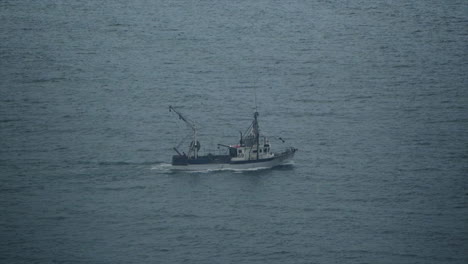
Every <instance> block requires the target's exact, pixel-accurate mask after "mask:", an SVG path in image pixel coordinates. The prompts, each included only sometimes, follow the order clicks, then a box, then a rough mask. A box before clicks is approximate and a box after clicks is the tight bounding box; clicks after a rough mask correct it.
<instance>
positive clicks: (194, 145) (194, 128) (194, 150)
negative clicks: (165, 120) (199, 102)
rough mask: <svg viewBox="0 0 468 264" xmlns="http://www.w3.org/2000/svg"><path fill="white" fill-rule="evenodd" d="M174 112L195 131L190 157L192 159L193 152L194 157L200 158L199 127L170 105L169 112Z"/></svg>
mask: <svg viewBox="0 0 468 264" xmlns="http://www.w3.org/2000/svg"><path fill="white" fill-rule="evenodd" d="M172 111H174V113H176V114H177V115H178V116H179V119H180V120H182V121H184V122H185V124H187V125H188V126H189V127H190V128H191V129H192V131H193V141H192V143H190V147H189V153H188V156H189V157H190V154H191V152H192V151H193V156H194V158H195V159H196V158H197V157H198V149H199V148H200V144H199V143H198V141H197V127H196V126H195V124H194V123H193V122H192V121H189V120H187V119H186V118H185V117H184V116H183V115H182V114H181V113H180V112H179V111H177V110H175V109H174V107H172V106H171V105H170V106H169V112H172ZM176 152H177V153H179V151H177V149H176ZM179 155H180V153H179Z"/></svg>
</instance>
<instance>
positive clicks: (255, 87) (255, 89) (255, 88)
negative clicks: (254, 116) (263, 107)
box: [254, 86, 258, 112]
mask: <svg viewBox="0 0 468 264" xmlns="http://www.w3.org/2000/svg"><path fill="white" fill-rule="evenodd" d="M254 93H255V112H258V109H257V86H254Z"/></svg>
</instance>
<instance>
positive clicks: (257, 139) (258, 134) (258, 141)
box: [252, 111, 260, 160]
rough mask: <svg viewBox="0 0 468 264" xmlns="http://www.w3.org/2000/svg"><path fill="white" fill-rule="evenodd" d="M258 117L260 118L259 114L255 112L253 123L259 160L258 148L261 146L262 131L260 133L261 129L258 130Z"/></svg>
mask: <svg viewBox="0 0 468 264" xmlns="http://www.w3.org/2000/svg"><path fill="white" fill-rule="evenodd" d="M257 117H258V112H257V111H255V113H254V122H253V126H252V128H253V133H254V135H255V141H256V143H257V160H258V146H259V145H260V140H259V139H260V131H259V128H258V121H257Z"/></svg>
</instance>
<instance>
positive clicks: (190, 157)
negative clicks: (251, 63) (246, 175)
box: [169, 106, 297, 171]
mask: <svg viewBox="0 0 468 264" xmlns="http://www.w3.org/2000/svg"><path fill="white" fill-rule="evenodd" d="M169 111H170V112H174V113H175V114H177V115H178V117H179V119H180V120H182V121H183V122H185V123H186V124H187V125H188V126H189V127H190V128H191V130H192V141H191V143H190V144H189V148H188V152H187V153H185V152H180V151H179V149H178V147H180V145H181V144H179V146H178V147H174V148H173V149H174V150H175V152H176V153H177V155H174V156H172V169H174V170H187V171H204V170H248V169H257V168H272V167H275V166H278V165H282V164H285V163H287V162H289V161H291V160H292V158H293V157H294V153H296V151H297V149H296V148H294V147H288V148H286V149H285V150H284V151H282V152H273V151H272V149H271V144H270V141H269V140H268V139H267V138H266V137H261V136H260V129H259V126H258V116H259V114H258V112H257V111H256V112H255V113H254V120H253V121H252V123H251V124H250V126H249V128H248V129H247V131H246V132H245V133H244V134H242V133H241V134H240V140H239V143H238V144H234V145H224V144H218V148H219V147H225V148H227V149H228V151H227V154H226V155H215V154H211V153H208V154H207V155H199V151H200V148H201V145H200V142H199V141H198V140H197V128H196V126H195V123H194V122H193V121H190V120H189V119H187V118H186V117H185V116H183V115H182V114H181V113H180V112H179V111H177V110H176V109H174V108H173V107H172V106H169ZM279 139H280V140H281V141H283V143H284V140H283V139H282V138H279Z"/></svg>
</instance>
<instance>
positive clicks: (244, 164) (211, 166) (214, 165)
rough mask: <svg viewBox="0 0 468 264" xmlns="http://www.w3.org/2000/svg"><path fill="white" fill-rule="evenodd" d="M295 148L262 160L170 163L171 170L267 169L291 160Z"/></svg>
mask: <svg viewBox="0 0 468 264" xmlns="http://www.w3.org/2000/svg"><path fill="white" fill-rule="evenodd" d="M296 151H297V149H294V148H291V149H288V150H286V151H284V152H282V153H278V154H275V156H274V157H273V158H269V159H263V160H249V161H237V162H233V161H227V160H223V159H219V162H209V163H196V162H193V163H185V164H174V162H173V164H172V167H171V169H172V170H180V171H210V170H252V169H268V168H272V167H275V166H279V165H283V164H285V163H288V162H289V161H291V159H292V158H293V157H294V153H295V152H296Z"/></svg>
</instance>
